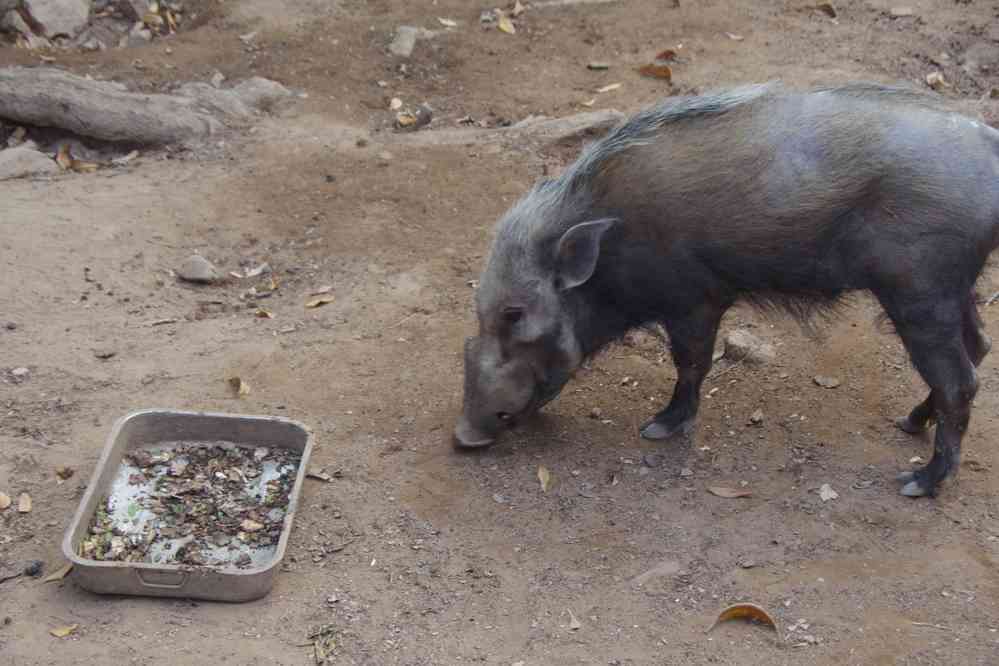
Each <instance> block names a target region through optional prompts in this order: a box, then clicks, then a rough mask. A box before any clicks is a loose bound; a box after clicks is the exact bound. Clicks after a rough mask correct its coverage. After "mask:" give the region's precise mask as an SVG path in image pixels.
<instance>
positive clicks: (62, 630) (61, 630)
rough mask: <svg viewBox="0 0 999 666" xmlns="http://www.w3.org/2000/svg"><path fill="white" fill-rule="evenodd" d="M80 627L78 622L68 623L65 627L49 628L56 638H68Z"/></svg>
mask: <svg viewBox="0 0 999 666" xmlns="http://www.w3.org/2000/svg"><path fill="white" fill-rule="evenodd" d="M79 628H80V625H78V624H68V625H66V626H65V627H56V628H55V629H49V633H50V634H52V635H53V636H55V637H56V638H66V637H67V636H69V635H70V634H73V633H76V630H77V629H79Z"/></svg>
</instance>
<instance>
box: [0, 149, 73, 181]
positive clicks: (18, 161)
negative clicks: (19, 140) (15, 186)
mask: <svg viewBox="0 0 999 666" xmlns="http://www.w3.org/2000/svg"><path fill="white" fill-rule="evenodd" d="M58 172H59V165H58V164H56V163H55V160H53V159H52V158H50V157H49V156H48V155H45V154H44V153H40V152H38V151H37V150H32V149H31V148H28V147H25V146H18V147H17V148H8V149H7V150H0V180H11V179H13V178H25V177H27V176H38V175H42V174H48V173H58Z"/></svg>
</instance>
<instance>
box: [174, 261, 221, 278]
mask: <svg viewBox="0 0 999 666" xmlns="http://www.w3.org/2000/svg"><path fill="white" fill-rule="evenodd" d="M177 277H179V278H180V279H181V280H186V281H187V282H200V283H210V282H215V281H216V280H218V279H219V278H220V277H221V274H220V273H219V271H218V269H217V268H215V266H214V265H213V264H212V262H210V261H208V260H207V259H205V258H204V257H202V256H201V255H200V254H194V255H191V256H190V257H188V258H187V259H186V260H185V261H184V263H182V264H181V265H180V268H178V269H177Z"/></svg>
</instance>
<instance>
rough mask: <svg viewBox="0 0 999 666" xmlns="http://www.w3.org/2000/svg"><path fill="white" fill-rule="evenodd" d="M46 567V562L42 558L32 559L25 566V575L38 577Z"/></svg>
mask: <svg viewBox="0 0 999 666" xmlns="http://www.w3.org/2000/svg"><path fill="white" fill-rule="evenodd" d="M44 569H45V563H44V562H42V561H41V560H31V561H29V562H28V563H27V564H26V565H25V567H24V575H25V576H31V577H32V578H38V577H39V576H41V575H42V571H43V570H44Z"/></svg>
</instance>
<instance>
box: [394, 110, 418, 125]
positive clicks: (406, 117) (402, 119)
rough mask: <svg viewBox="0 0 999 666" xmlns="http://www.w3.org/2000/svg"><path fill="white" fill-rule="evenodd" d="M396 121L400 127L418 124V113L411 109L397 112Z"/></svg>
mask: <svg viewBox="0 0 999 666" xmlns="http://www.w3.org/2000/svg"><path fill="white" fill-rule="evenodd" d="M395 122H396V124H397V125H398V126H399V127H412V126H413V125H415V124H416V115H414V114H413V113H410V112H409V111H400V112H399V113H397V114H395Z"/></svg>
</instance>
